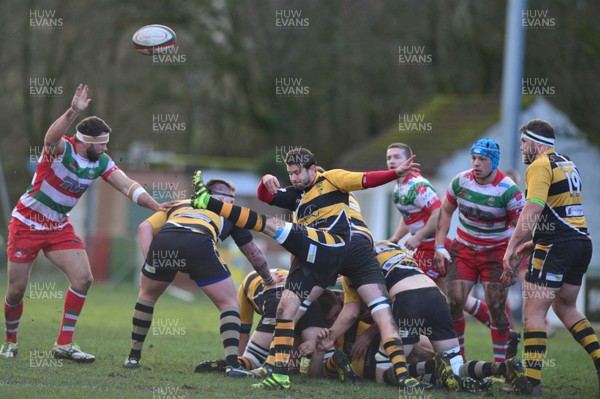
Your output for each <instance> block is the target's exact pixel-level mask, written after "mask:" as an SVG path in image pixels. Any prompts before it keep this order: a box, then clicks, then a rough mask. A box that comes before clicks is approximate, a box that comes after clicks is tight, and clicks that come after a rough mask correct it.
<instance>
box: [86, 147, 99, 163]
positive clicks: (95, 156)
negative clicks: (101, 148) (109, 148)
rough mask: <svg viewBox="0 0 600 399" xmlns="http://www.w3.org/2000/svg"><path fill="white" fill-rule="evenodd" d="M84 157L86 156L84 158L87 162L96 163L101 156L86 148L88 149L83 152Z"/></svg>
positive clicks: (90, 148)
mask: <svg viewBox="0 0 600 399" xmlns="http://www.w3.org/2000/svg"><path fill="white" fill-rule="evenodd" d="M85 155H86V158H87V159H88V161H90V162H96V161H98V160H99V159H100V156H101V155H102V154H98V153H97V152H96V151H94V150H93V149H92V147H88V149H87V150H85Z"/></svg>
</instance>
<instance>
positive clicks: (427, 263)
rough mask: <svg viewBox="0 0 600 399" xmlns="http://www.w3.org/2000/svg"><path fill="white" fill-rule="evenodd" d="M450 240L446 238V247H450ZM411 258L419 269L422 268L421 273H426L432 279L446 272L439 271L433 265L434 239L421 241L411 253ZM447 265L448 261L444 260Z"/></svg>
mask: <svg viewBox="0 0 600 399" xmlns="http://www.w3.org/2000/svg"><path fill="white" fill-rule="evenodd" d="M450 243H451V241H450V240H449V239H446V244H445V245H446V249H449V248H450ZM412 257H413V259H414V260H415V262H417V264H418V265H419V269H421V270H423V273H425V274H426V275H427V277H429V278H430V279H432V280H433V281H437V280H438V279H440V278H442V277H444V276H446V273H443V274H442V273H440V272H439V271H438V269H436V267H435V262H434V261H433V258H434V257H435V241H426V242H422V243H421V245H419V246H418V247H417V249H416V250H415V252H414V253H413V256H412ZM446 267H448V262H446Z"/></svg>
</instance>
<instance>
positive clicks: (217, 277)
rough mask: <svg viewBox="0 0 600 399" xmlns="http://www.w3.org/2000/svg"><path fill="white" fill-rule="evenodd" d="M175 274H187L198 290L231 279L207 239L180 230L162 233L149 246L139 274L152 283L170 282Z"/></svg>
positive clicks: (214, 247) (197, 234)
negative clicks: (155, 281)
mask: <svg viewBox="0 0 600 399" xmlns="http://www.w3.org/2000/svg"><path fill="white" fill-rule="evenodd" d="M177 272H183V273H188V274H189V275H190V279H192V280H194V281H195V282H196V284H197V285H198V287H203V286H206V285H210V284H214V283H218V282H219V281H221V280H225V279H226V278H228V277H231V273H230V272H229V269H228V268H227V265H225V264H224V263H223V262H222V261H221V257H220V256H219V252H218V251H217V247H216V245H215V242H214V241H213V240H212V238H211V237H210V236H208V235H206V234H201V233H195V232H193V231H189V230H183V229H182V230H177V231H174V230H169V231H161V232H159V233H158V234H157V235H156V237H154V239H153V240H152V243H151V244H150V249H149V250H148V257H147V258H146V262H145V263H144V266H143V267H142V273H143V274H144V276H146V277H148V278H149V279H151V280H157V281H167V282H171V281H173V279H174V278H175V275H176V274H177Z"/></svg>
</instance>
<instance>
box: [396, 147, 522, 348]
mask: <svg viewBox="0 0 600 399" xmlns="http://www.w3.org/2000/svg"><path fill="white" fill-rule="evenodd" d="M412 155H413V152H412V149H411V148H410V147H409V146H408V145H406V144H404V143H392V144H390V145H389V146H388V148H387V152H386V161H387V166H388V168H394V167H395V166H397V165H399V164H402V162H405V161H406V160H407V159H408V158H410V157H411V156H412ZM393 200H394V204H395V205H396V208H398V210H399V211H400V214H401V215H402V219H401V220H400V224H399V225H398V228H397V229H396V232H395V233H394V235H393V236H392V237H391V238H390V241H392V242H394V243H397V242H398V241H400V240H401V239H402V238H403V237H404V236H405V235H406V234H407V233H410V234H412V236H411V237H410V238H408V239H407V240H406V242H405V243H404V246H405V247H406V248H407V249H410V250H414V253H413V255H412V257H413V259H414V260H415V261H416V262H417V264H418V265H419V268H420V269H421V270H423V272H424V273H425V275H427V276H428V277H429V278H431V279H432V280H433V281H435V283H436V285H437V286H438V288H439V289H440V291H441V292H442V293H443V294H444V295H446V278H445V276H446V273H445V271H444V272H440V271H438V270H437V268H436V267H435V264H434V256H435V237H434V234H435V228H436V225H437V220H438V217H439V214H440V208H441V207H442V201H441V200H440V199H439V198H438V195H437V192H436V191H435V188H434V187H433V186H432V185H431V183H430V182H429V180H427V179H426V178H424V177H423V176H421V175H420V174H418V173H412V174H410V175H409V176H407V177H406V178H404V179H398V180H396V187H395V188H394V197H393ZM444 246H445V248H446V249H450V240H449V239H447V238H446V241H445V243H444ZM446 262H447V261H446ZM464 311H465V312H467V313H469V314H470V315H472V316H473V317H475V318H476V319H477V320H479V321H480V322H481V323H483V324H484V325H485V326H487V327H489V326H490V315H489V311H488V307H487V304H486V303H485V302H484V301H482V300H480V299H477V298H475V297H474V296H471V295H469V296H468V298H467V301H466V302H465V305H464ZM461 337H462V336H461ZM517 337H518V333H515V334H514V337H513V339H515V340H516V341H515V342H512V343H511V350H512V349H514V350H516V345H517V344H518V338H517ZM461 339H462V338H461Z"/></svg>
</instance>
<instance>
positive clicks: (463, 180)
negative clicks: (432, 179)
mask: <svg viewBox="0 0 600 399" xmlns="http://www.w3.org/2000/svg"><path fill="white" fill-rule="evenodd" d="M472 174H473V169H467V170H463V171H462V172H459V173H457V174H456V175H455V176H454V177H453V178H452V181H451V184H452V185H455V186H456V185H458V186H462V185H465V184H467V183H468V182H469V181H470V180H472V178H471V175H472Z"/></svg>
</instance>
